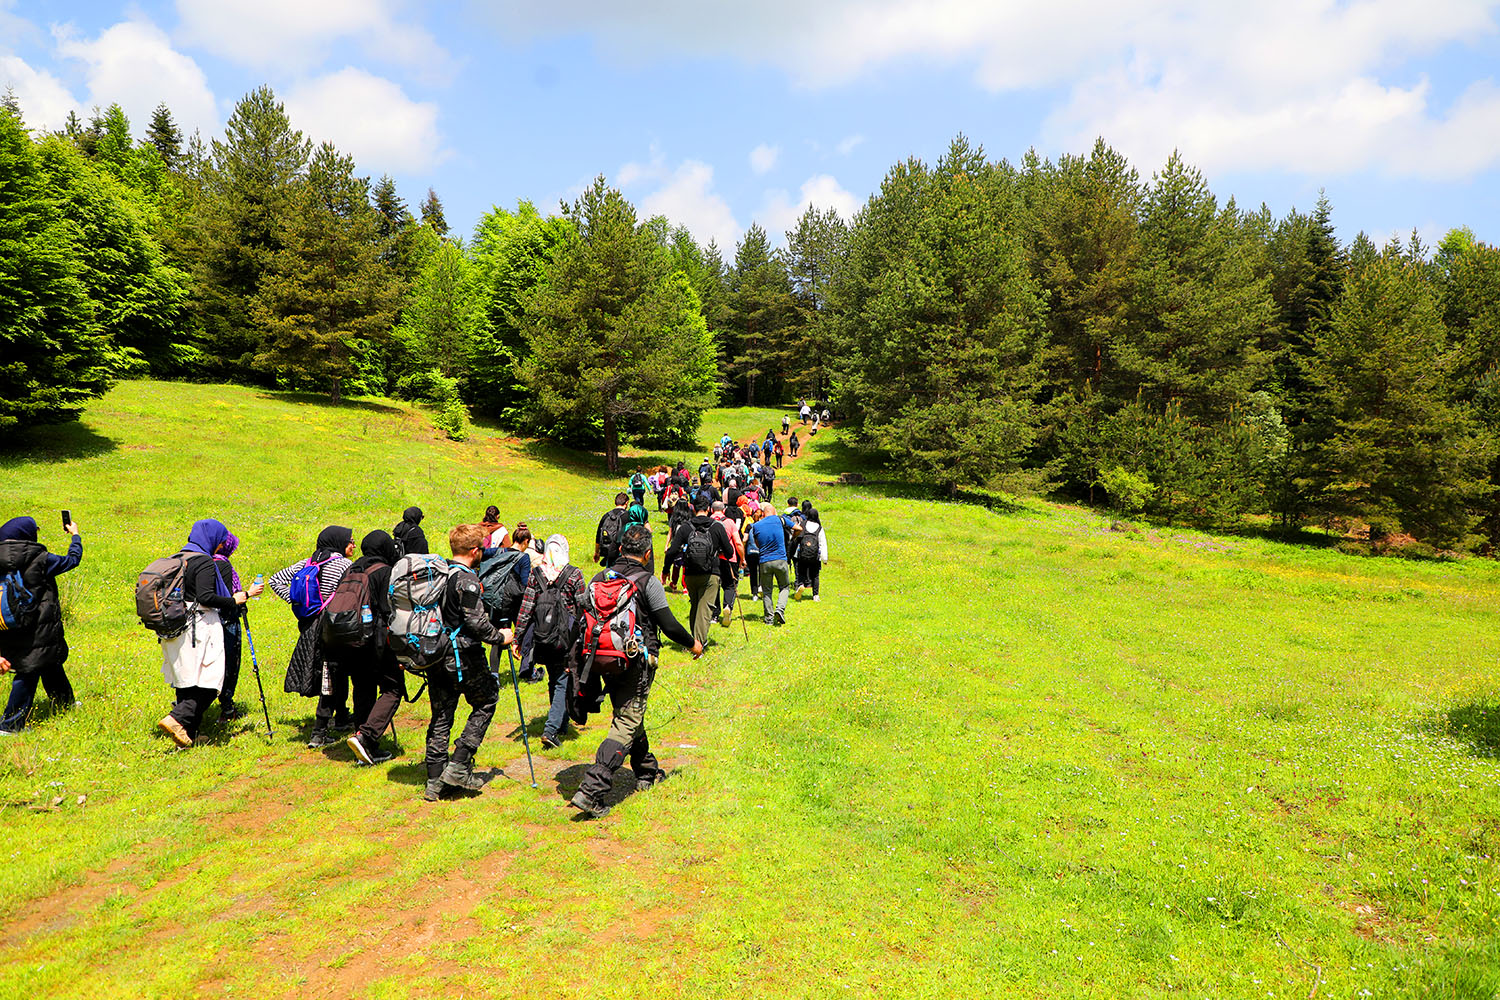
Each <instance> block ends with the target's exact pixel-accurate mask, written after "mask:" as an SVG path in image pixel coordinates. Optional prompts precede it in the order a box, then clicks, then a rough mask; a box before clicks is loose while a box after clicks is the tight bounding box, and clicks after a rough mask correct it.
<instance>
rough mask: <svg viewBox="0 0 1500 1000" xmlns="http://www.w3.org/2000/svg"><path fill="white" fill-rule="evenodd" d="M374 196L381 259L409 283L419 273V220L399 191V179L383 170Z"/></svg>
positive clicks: (402, 279)
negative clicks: (416, 251)
mask: <svg viewBox="0 0 1500 1000" xmlns="http://www.w3.org/2000/svg"><path fill="white" fill-rule="evenodd" d="M372 200H373V202H374V205H375V214H376V238H377V239H378V240H380V245H381V251H380V260H381V262H382V263H383V264H385V265H386V266H387V267H389V268H390V269H391V271H392V272H393V273H394V274H395V275H396V276H397V277H398V278H399V279H400V280H401V282H402V283H409V282H410V281H412V280H413V279H414V278H415V277H416V273H417V267H418V264H417V262H416V261H415V260H414V259H413V257H414V230H415V229H416V228H417V220H416V218H415V217H414V216H413V215H412V214H411V209H409V208H407V207H406V201H405V199H403V198H402V197H401V196H400V195H399V194H397V193H396V182H395V181H394V180H392V179H391V175H390V174H383V175H382V176H381V178H380V180H379V182H378V183H376V185H375V190H374V193H373V197H372Z"/></svg>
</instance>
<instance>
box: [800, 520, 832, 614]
mask: <svg viewBox="0 0 1500 1000" xmlns="http://www.w3.org/2000/svg"><path fill="white" fill-rule="evenodd" d="M792 544H794V545H795V546H796V547H797V554H796V561H797V600H799V601H800V600H802V591H803V590H805V589H806V588H808V587H811V588H812V599H813V600H815V601H821V600H822V598H821V597H819V596H818V577H819V575H820V573H821V571H822V569H823V564H824V563H826V562H827V561H828V535H827V533H826V532H824V531H823V519H822V517H821V516H820V515H819V514H818V509H817V508H816V507H814V506H813V505H812V501H811V500H804V501H802V534H800V535H798V536H797V540H796V541H795V542H793V543H792Z"/></svg>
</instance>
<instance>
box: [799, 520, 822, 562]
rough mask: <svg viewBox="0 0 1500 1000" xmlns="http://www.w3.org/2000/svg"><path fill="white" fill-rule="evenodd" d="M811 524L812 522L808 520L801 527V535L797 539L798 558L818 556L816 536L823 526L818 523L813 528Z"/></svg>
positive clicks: (820, 532)
mask: <svg viewBox="0 0 1500 1000" xmlns="http://www.w3.org/2000/svg"><path fill="white" fill-rule="evenodd" d="M813 524H814V522H812V521H808V522H807V523H806V524H804V525H803V527H802V535H801V537H800V538H798V539H797V558H798V559H816V558H818V536H819V535H821V534H822V533H823V526H822V525H818V527H817V528H813V527H812V525H813Z"/></svg>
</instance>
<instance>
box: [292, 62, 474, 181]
mask: <svg viewBox="0 0 1500 1000" xmlns="http://www.w3.org/2000/svg"><path fill="white" fill-rule="evenodd" d="M285 103H286V111H287V117H289V118H290V119H291V121H292V125H293V126H294V127H295V128H299V129H301V130H302V133H303V134H304V135H305V136H307V137H308V138H309V139H312V140H313V141H314V142H322V141H325V140H326V141H328V142H332V143H333V144H334V145H335V146H337V147H338V148H339V151H340V152H344V153H348V154H350V155H352V156H353V157H354V160H355V162H356V163H358V164H359V167H360V170H361V171H368V172H370V173H382V172H386V171H389V172H391V173H415V172H418V171H422V170H429V169H431V168H432V167H434V166H436V165H437V164H439V163H442V162H443V161H444V160H446V159H448V158H449V157H450V156H451V155H452V152H451V151H450V150H448V149H446V148H444V146H443V137H442V135H441V133H440V132H439V131H438V125H437V118H438V107H437V105H436V104H433V103H431V102H426V101H414V100H412V99H411V98H409V97H407V96H406V93H405V92H404V91H403V90H402V89H401V87H400V86H398V85H397V84H395V83H392V82H391V81H390V80H387V79H384V78H383V77H378V76H374V75H372V74H370V73H367V72H365V71H364V70H362V69H355V68H354V67H352V66H348V67H345V68H344V69H341V70H339V71H338V72H337V73H330V74H328V75H326V76H321V77H317V78H316V79H313V80H309V81H306V82H304V83H301V84H298V85H297V86H295V87H293V88H292V89H291V90H289V91H288V92H287V94H286V98H285Z"/></svg>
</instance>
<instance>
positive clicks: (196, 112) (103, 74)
mask: <svg viewBox="0 0 1500 1000" xmlns="http://www.w3.org/2000/svg"><path fill="white" fill-rule="evenodd" d="M55 33H56V37H57V53H58V55H59V56H61V57H63V58H65V59H76V60H78V61H79V62H80V63H82V64H83V67H84V80H85V83H86V85H87V87H88V94H89V103H90V104H92V105H97V106H99V107H108V106H109V105H110V104H119V105H120V107H121V108H123V109H124V110H125V114H126V115H127V116H129V118H130V121H131V124H132V125H133V126H134V128H135V131H136V133H137V134H142V133H144V131H145V128H146V125H147V123H148V122H149V121H150V119H151V112H152V111H154V110H156V106H157V105H158V104H160V103H163V102H165V103H166V105H167V107H169V108H171V110H172V116H173V117H174V118H175V119H176V120H177V124H178V125H179V126H180V127H181V128H182V130H183V133H184V134H191V133H192V131H193V129H195V128H196V129H202V130H203V132H204V133H205V134H207V133H210V132H213V131H215V130H217V128H218V126H219V115H218V110H217V107H216V105H215V102H214V95H213V91H212V90H210V89H209V86H208V78H207V77H205V76H204V74H203V70H201V69H200V68H199V67H198V64H197V63H196V62H194V61H193V60H192V59H191V58H190V57H188V56H186V55H183V54H182V53H181V52H178V51H177V50H176V49H174V48H173V47H172V43H171V41H170V40H169V39H168V38H167V36H166V34H165V33H164V32H163V31H162V30H161V29H160V28H158V27H156V26H155V25H154V24H151V23H150V22H149V21H122V22H120V23H119V24H116V25H115V26H113V27H111V28H107V29H105V30H104V31H103V32H101V33H100V35H99V37H98V38H95V39H93V40H92V41H90V40H87V39H80V38H78V37H76V36H75V35H74V33H73V30H72V29H71V27H67V26H64V27H61V28H58V29H56V32H55ZM65 113H66V112H65Z"/></svg>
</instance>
